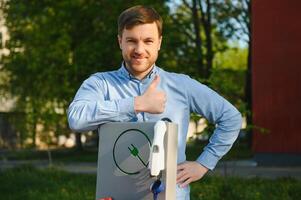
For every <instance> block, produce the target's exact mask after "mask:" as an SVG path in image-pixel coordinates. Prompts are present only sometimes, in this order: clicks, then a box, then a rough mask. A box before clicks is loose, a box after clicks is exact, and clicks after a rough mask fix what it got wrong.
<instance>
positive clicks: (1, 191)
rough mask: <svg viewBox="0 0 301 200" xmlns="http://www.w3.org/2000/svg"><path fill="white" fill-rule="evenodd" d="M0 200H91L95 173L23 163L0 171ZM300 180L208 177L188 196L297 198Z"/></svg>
mask: <svg viewBox="0 0 301 200" xmlns="http://www.w3.org/2000/svg"><path fill="white" fill-rule="evenodd" d="M0 183H1V184H0V199H5V200H21V199H22V200H25V199H30V200H50V199H55V200H77V199H78V200H86V199H87V200H89V199H91V200H93V199H94V196H95V186H96V175H86V174H72V173H67V172H62V171H58V170H55V169H47V170H37V169H34V168H33V167H30V166H23V167H19V168H15V169H10V170H6V171H0ZM300 197H301V181H300V180H299V181H297V180H294V179H277V180H267V179H261V178H253V179H242V178H223V177H211V176H207V177H205V178H203V179H202V180H201V181H199V182H197V183H194V184H192V187H191V199H192V200H199V199H204V200H205V199H207V200H208V199H209V200H213V199H216V200H220V199H231V200H235V199H239V200H240V199H243V200H245V199H246V200H248V199H252V200H253V199H256V200H257V199H262V200H266V199H268V200H274V199H276V200H277V199H279V200H280V199H281V200H286V199H288V200H289V199H296V200H297V199H300Z"/></svg>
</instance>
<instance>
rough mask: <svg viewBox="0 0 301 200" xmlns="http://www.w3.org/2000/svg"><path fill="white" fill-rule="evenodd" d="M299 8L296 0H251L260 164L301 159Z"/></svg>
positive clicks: (300, 161) (255, 140)
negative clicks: (300, 125) (300, 124)
mask: <svg viewBox="0 0 301 200" xmlns="http://www.w3.org/2000/svg"><path fill="white" fill-rule="evenodd" d="M300 8H301V1H299V0H291V1H281V0H261V1H255V0H254V1H253V2H252V36H253V40H252V42H253V48H252V55H253V57H252V96H253V100H252V101H253V103H252V111H253V123H254V125H255V126H256V127H255V129H254V132H253V133H254V134H253V151H254V153H255V159H256V160H257V161H258V162H259V164H260V163H261V162H264V161H267V163H270V164H271V165H274V164H275V165H295V164H298V165H300V164H301V129H300V127H299V123H300V122H301V88H300V86H301V84H300V81H301V21H300V19H301V12H300ZM262 130H265V131H262Z"/></svg>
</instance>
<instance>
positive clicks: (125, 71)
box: [118, 61, 158, 83]
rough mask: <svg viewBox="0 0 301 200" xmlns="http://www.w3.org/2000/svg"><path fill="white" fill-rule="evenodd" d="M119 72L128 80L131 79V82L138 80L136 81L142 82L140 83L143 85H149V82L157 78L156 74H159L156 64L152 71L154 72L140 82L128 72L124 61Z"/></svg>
mask: <svg viewBox="0 0 301 200" xmlns="http://www.w3.org/2000/svg"><path fill="white" fill-rule="evenodd" d="M118 71H119V73H120V74H121V75H122V76H123V77H125V78H127V79H129V80H136V81H140V82H142V83H148V82H149V81H151V80H153V79H154V77H155V75H156V74H158V67H157V66H156V65H155V64H154V65H153V69H152V70H151V71H150V72H149V73H148V75H147V76H145V77H144V78H143V79H142V80H139V79H137V78H135V77H134V76H133V75H132V74H131V73H130V72H129V71H128V70H127V68H126V67H125V63H124V61H123V62H122V64H121V67H120V69H119V70H118Z"/></svg>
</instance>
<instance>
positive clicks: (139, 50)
mask: <svg viewBox="0 0 301 200" xmlns="http://www.w3.org/2000/svg"><path fill="white" fill-rule="evenodd" d="M143 51H144V46H143V44H142V42H138V43H137V45H136V46H135V53H137V54H142V53H143Z"/></svg>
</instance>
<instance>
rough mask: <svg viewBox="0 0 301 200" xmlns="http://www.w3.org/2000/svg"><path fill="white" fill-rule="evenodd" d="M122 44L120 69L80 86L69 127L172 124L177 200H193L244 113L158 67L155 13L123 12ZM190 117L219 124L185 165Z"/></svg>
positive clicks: (139, 8) (144, 9)
mask: <svg viewBox="0 0 301 200" xmlns="http://www.w3.org/2000/svg"><path fill="white" fill-rule="evenodd" d="M118 42H119V46H120V49H121V52H122V57H123V63H122V64H121V67H120V68H119V69H118V70H116V71H111V72H104V73H96V74H93V75H92V76H91V77H90V78H88V79H87V80H86V81H85V82H84V83H83V84H82V85H81V87H80V88H79V90H78V92H77V94H76V96H75V98H74V100H73V102H72V103H71V104H70V107H69V110H68V120H69V125H70V127H71V129H73V130H75V131H87V130H94V129H97V127H98V126H99V125H100V124H103V123H105V122H109V121H116V122H117V121H132V122H134V121H140V122H142V121H158V120H160V119H162V118H164V117H167V118H169V119H171V120H172V121H173V122H174V123H177V124H178V128H179V133H178V136H179V137H178V175H177V199H181V200H182V199H189V187H188V184H189V183H191V182H193V181H197V180H199V179H201V178H202V177H203V176H204V174H205V173H206V172H207V171H208V169H210V170H212V169H213V168H214V167H215V165H216V164H217V162H218V160H219V159H220V158H221V157H222V156H223V155H224V154H225V153H226V152H227V151H228V150H229V149H230V148H231V146H232V144H233V142H234V141H235V140H236V138H237V136H238V132H239V130H240V127H241V114H240V113H239V112H238V111H237V109H236V108H235V107H234V106H232V105H231V104H230V103H229V102H228V101H226V100H225V99H224V98H223V97H221V96H220V95H218V94H217V93H216V92H214V91H213V90H211V89H210V88H208V87H206V86H205V85H203V84H201V83H199V82H197V81H195V80H193V79H191V78H190V77H188V76H186V75H183V74H176V73H170V72H166V71H164V70H163V69H161V68H159V67H158V66H156V65H155V61H156V60H157V57H158V51H159V50H160V46H161V42H162V19H161V17H160V16H159V15H158V13H157V12H156V11H155V10H154V9H152V8H149V7H145V6H135V7H132V8H129V9H127V10H125V11H124V12H123V13H121V15H120V16H119V20H118ZM191 112H194V113H198V114H200V115H202V116H203V117H205V118H207V119H208V120H209V121H210V122H213V123H215V124H216V125H217V126H216V129H215V131H214V133H213V135H212V136H211V138H210V140H209V144H208V145H207V146H206V147H205V148H204V151H203V152H202V153H201V154H200V156H199V157H198V158H197V160H196V161H186V156H185V148H186V136H187V130H188V124H189V118H190V113H191Z"/></svg>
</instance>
